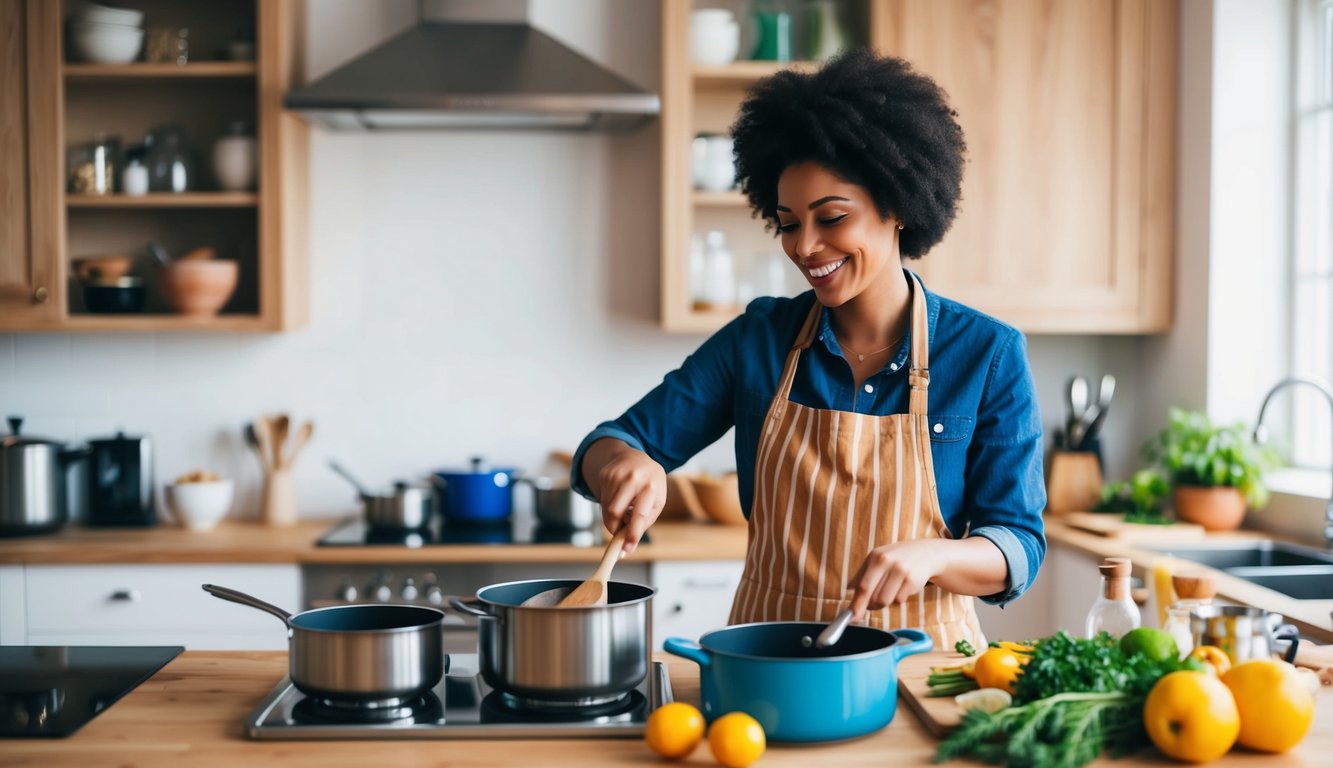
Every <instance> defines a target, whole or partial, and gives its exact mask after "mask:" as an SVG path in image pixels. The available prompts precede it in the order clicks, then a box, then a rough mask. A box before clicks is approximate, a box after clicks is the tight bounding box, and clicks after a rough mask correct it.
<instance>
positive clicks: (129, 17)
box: [74, 3, 143, 27]
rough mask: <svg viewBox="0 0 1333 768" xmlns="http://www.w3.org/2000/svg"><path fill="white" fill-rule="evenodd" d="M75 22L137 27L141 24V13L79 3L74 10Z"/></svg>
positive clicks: (129, 9) (127, 9) (131, 9)
mask: <svg viewBox="0 0 1333 768" xmlns="http://www.w3.org/2000/svg"><path fill="white" fill-rule="evenodd" d="M74 19H75V21H91V22H94V23H97V24H119V25H122V26H126V27H137V26H139V25H140V24H142V23H143V11H136V10H134V9H133V8H112V7H111V6H109V5H98V4H96V3H79V4H78V6H77V7H76V8H75V10H74Z"/></svg>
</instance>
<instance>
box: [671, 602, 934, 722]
mask: <svg viewBox="0 0 1333 768" xmlns="http://www.w3.org/2000/svg"><path fill="white" fill-rule="evenodd" d="M826 626H828V625H827V624H823V623H813V622H796V621H786V622H768V623H759V624H741V625H738V626H734V627H727V628H725V629H719V630H717V631H715V632H709V633H708V634H706V635H704V636H703V637H702V638H700V639H699V642H697V643H696V642H694V641H693V640H686V639H684V638H680V637H671V638H667V641H666V642H665V643H664V644H663V647H664V648H665V650H666V651H667V653H673V654H675V655H677V656H682V657H684V658H686V659H689V660H691V661H693V662H696V663H697V664H698V665H699V688H700V697H701V699H702V701H703V712H704V717H705V718H706V719H707V720H708V722H710V723H711V722H712V721H713V720H715V719H717V718H718V717H721V716H722V715H725V714H727V713H728V712H736V711H741V712H746V713H748V714H749V715H751V716H752V717H754V719H755V720H758V721H759V724H760V725H762V726H763V727H764V734H765V735H766V736H767V737H768V739H769V740H770V741H786V742H812V741H838V740H840V739H850V738H854V737H857V736H864V735H866V734H868V733H874V732H875V731H878V730H879V729H880V728H883V727H884V726H886V725H888V724H889V722H890V721H892V720H893V715H894V712H895V711H896V710H897V708H898V661H899V659H902V658H903V657H904V656H911V655H912V654H914V653H925V652H926V651H929V650H930V649H931V648H932V647H933V645H934V644H933V643H932V642H931V640H930V637H929V636H928V635H927V634H926V633H925V632H922V631H921V630H919V629H895V630H894V631H893V632H885V631H884V630H881V629H875V628H873V627H860V626H851V627H848V628H847V631H846V632H845V633H844V634H843V636H842V639H841V640H839V641H838V642H837V643H836V644H835V645H833V646H832V647H830V648H816V647H814V646H813V645H810V638H814V637H817V636H818V635H819V633H820V632H821V631H822V630H823V629H824V628H825V627H826Z"/></svg>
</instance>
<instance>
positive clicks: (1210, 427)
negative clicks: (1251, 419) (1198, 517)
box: [1143, 408, 1278, 509]
mask: <svg viewBox="0 0 1333 768" xmlns="http://www.w3.org/2000/svg"><path fill="white" fill-rule="evenodd" d="M1143 450H1144V457H1145V458H1146V459H1147V460H1148V461H1149V462H1150V464H1151V465H1152V466H1155V467H1158V468H1159V469H1160V471H1161V472H1162V473H1163V474H1165V475H1166V477H1167V479H1168V480H1169V481H1170V482H1171V484H1172V485H1173V486H1179V485H1193V486H1201V487H1204V488H1212V487H1218V486H1226V487H1232V488H1236V489H1237V490H1239V491H1240V492H1241V493H1242V494H1243V495H1244V496H1245V501H1246V502H1247V503H1248V504H1249V506H1250V507H1251V508H1254V509H1258V508H1260V507H1263V506H1264V505H1265V504H1266V503H1268V489H1267V487H1266V486H1265V485H1264V482H1263V478H1264V474H1265V473H1267V472H1268V471H1269V470H1271V469H1273V468H1275V467H1276V466H1277V463H1278V462H1277V454H1276V453H1274V452H1273V451H1272V450H1271V449H1268V448H1265V447H1263V446H1260V445H1258V444H1256V443H1255V442H1254V441H1253V440H1252V439H1251V438H1250V433H1249V429H1248V428H1247V427H1246V426H1245V425H1244V424H1241V423H1236V424H1231V425H1226V426H1223V425H1217V424H1214V423H1213V422H1212V421H1211V420H1210V419H1209V418H1208V416H1207V415H1205V414H1203V413H1199V412H1197V411H1186V410H1183V409H1181V408H1172V409H1171V411H1170V414H1169V418H1168V420H1167V426H1166V428H1165V429H1163V430H1162V431H1161V432H1160V433H1158V435H1157V436H1156V437H1155V438H1153V439H1152V440H1150V441H1148V444H1147V445H1145V446H1144V449H1143Z"/></svg>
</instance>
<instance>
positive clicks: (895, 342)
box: [833, 334, 903, 363]
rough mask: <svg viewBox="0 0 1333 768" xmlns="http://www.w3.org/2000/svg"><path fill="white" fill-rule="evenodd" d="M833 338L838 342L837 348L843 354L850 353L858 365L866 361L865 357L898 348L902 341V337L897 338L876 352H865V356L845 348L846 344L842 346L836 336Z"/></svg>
mask: <svg viewBox="0 0 1333 768" xmlns="http://www.w3.org/2000/svg"><path fill="white" fill-rule="evenodd" d="M833 338H834V339H836V340H837V342H838V346H839V347H840V348H841V349H842V351H844V352H851V353H852V354H853V355H856V362H858V363H864V362H865V360H866V357H867V356H868V355H878V354H879V353H881V352H885V351H887V350H890V349H893V348H894V347H896V346H898V342H900V341H902V340H903V337H902V336H899V337H898V338H896V339H894V340H893V343H891V344H889V346H887V347H883V348H881V349H877V350H875V351H874V352H866V353H865V354H861V353H860V352H857V351H856V350H854V349H852V348H851V347H849V346H847V345H846V344H844V343H843V342H842V339H839V338H838V337H837V335H836V334H835V335H834V336H833Z"/></svg>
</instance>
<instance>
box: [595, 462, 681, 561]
mask: <svg viewBox="0 0 1333 768" xmlns="http://www.w3.org/2000/svg"><path fill="white" fill-rule="evenodd" d="M583 465H584V466H583V473H584V478H585V479H586V480H587V481H588V486H589V487H590V488H591V489H592V491H593V493H594V494H595V495H596V496H597V498H598V500H599V502H600V503H601V505H602V523H603V524H604V525H605V526H606V529H607V530H608V531H611V532H612V533H616V532H618V531H619V530H620V529H621V527H622V526H628V528H629V530H628V531H627V532H626V534H625V547H624V552H625V554H629V553H631V552H633V551H634V549H635V548H636V547H638V546H639V539H641V538H643V534H644V531H647V530H648V526H650V525H652V524H653V523H654V522H655V521H656V520H657V516H658V515H660V514H662V507H663V506H664V505H665V504H666V488H667V485H666V471H665V470H663V469H662V465H660V464H658V463H657V462H655V461H653V460H652V459H651V458H649V456H648V454H646V453H644V452H643V451H640V450H636V449H634V448H631V447H630V446H628V445H626V444H625V443H623V442H621V441H620V440H615V439H613V438H603V439H601V440H598V441H597V442H596V443H593V444H592V445H591V446H589V448H588V451H587V453H586V454H584V458H583ZM599 467H600V468H599Z"/></svg>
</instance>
